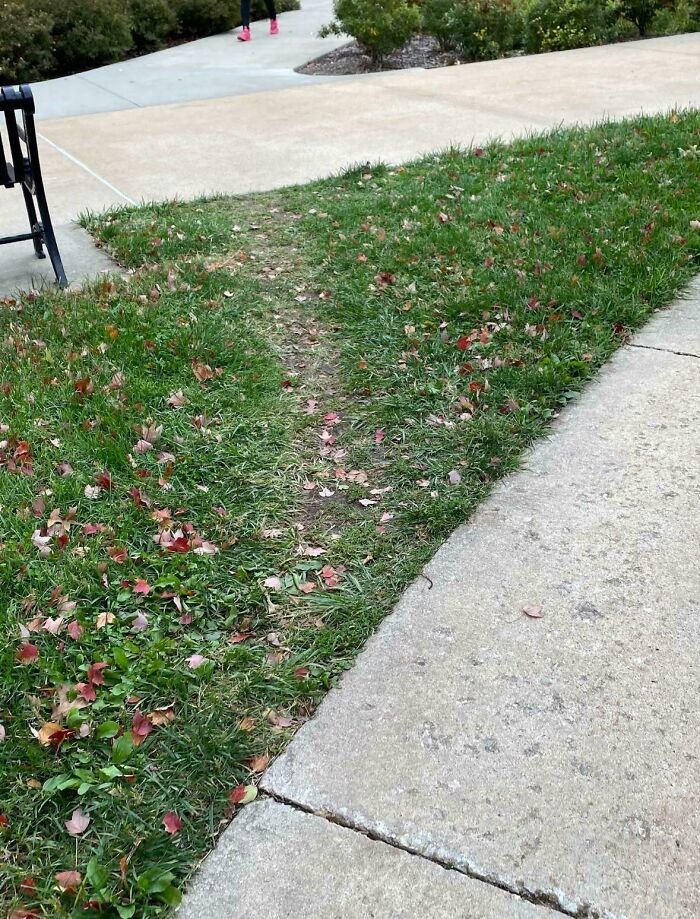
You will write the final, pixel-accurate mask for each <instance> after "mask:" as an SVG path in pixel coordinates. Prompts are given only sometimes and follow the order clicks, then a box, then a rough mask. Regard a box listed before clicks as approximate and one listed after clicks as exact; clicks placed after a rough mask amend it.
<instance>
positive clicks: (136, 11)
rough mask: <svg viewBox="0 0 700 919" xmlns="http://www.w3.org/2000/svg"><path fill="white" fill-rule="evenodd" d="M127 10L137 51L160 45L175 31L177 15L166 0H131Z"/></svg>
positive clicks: (151, 48)
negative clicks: (129, 14)
mask: <svg viewBox="0 0 700 919" xmlns="http://www.w3.org/2000/svg"><path fill="white" fill-rule="evenodd" d="M129 10H130V13H131V21H132V28H131V34H132V37H133V40H134V45H135V46H136V47H137V48H138V50H139V51H149V50H153V49H156V48H160V47H162V45H163V43H164V42H165V41H166V40H167V39H168V38H170V36H172V35H174V34H175V32H176V31H177V27H178V26H177V16H176V15H175V13H174V12H173V9H172V7H171V4H170V3H169V2H168V0H131V3H130V4H129Z"/></svg>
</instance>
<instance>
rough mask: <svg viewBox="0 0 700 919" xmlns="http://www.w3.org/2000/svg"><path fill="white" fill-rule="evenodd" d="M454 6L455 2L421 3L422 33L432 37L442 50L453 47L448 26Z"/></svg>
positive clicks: (426, 0)
mask: <svg viewBox="0 0 700 919" xmlns="http://www.w3.org/2000/svg"><path fill="white" fill-rule="evenodd" d="M454 5H455V0H424V3H423V31H424V32H426V33H427V34H428V35H432V36H433V38H435V39H436V40H437V42H438V44H439V45H440V47H441V48H443V49H447V48H452V47H453V46H454V39H453V35H452V26H451V25H450V13H451V12H452V8H453V7H454Z"/></svg>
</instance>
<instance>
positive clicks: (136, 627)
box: [131, 612, 148, 632]
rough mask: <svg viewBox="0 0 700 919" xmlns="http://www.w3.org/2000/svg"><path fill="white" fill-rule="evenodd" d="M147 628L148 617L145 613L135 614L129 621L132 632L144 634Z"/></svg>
mask: <svg viewBox="0 0 700 919" xmlns="http://www.w3.org/2000/svg"><path fill="white" fill-rule="evenodd" d="M147 628H148V616H146V614H145V613H141V612H139V613H137V614H136V615H135V616H134V618H133V619H132V620H131V629H132V631H134V632H145V631H146V629H147Z"/></svg>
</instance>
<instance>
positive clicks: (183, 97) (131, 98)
mask: <svg viewBox="0 0 700 919" xmlns="http://www.w3.org/2000/svg"><path fill="white" fill-rule="evenodd" d="M332 18H333V0H304V3H303V9H301V10H296V11H294V12H290V13H281V14H280V16H279V22H280V29H281V35H280V36H279V37H277V38H275V37H272V36H270V35H269V34H268V24H267V22H259V23H257V22H254V23H253V24H252V33H253V41H252V42H250V44H247V45H242V44H241V43H240V42H238V41H237V40H236V36H235V33H233V32H227V33H225V34H223V35H213V36H211V37H210V38H202V39H200V40H199V41H193V42H188V43H187V44H183V45H177V46H176V47H174V48H167V49H165V50H163V51H157V52H156V53H155V54H147V55H144V56H143V57H137V58H134V59H133V60H130V61H125V62H124V63H122V64H110V65H109V66H107V67H99V68H98V69H97V70H91V71H89V72H87V73H77V74H74V75H73V76H70V77H63V78H61V79H58V80H47V81H46V82H43V83H37V84H35V86H34V93H35V96H36V99H37V106H38V110H39V117H40V118H41V119H42V120H44V121H46V120H49V119H53V118H66V117H69V116H73V115H90V114H95V113H97V112H118V111H121V110H123V109H135V108H149V107H151V106H154V105H167V104H169V103H178V102H193V101H196V100H198V99H215V98H219V97H223V96H242V95H247V94H248V93H259V92H266V91H271V90H280V89H288V88H290V87H298V86H306V85H318V84H319V83H321V82H324V80H328V81H330V82H333V81H335V82H339V81H341V80H342V79H344V78H342V77H340V78H339V77H326V78H321V77H310V76H302V75H301V74H298V73H295V68H296V67H300V66H301V65H302V64H306V63H307V62H308V61H310V60H313V59H314V58H316V57H320V56H321V55H322V54H325V53H326V52H328V51H331V50H332V49H333V48H337V47H339V46H340V45H343V44H346V43H347V42H348V40H349V39H348V38H347V36H340V37H338V36H330V37H329V38H324V39H320V38H319V37H318V32H319V29H320V28H321V26H323V25H325V24H326V23H328V22H330V21H331V19H332Z"/></svg>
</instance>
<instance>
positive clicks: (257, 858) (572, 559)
mask: <svg viewBox="0 0 700 919" xmlns="http://www.w3.org/2000/svg"><path fill="white" fill-rule="evenodd" d="M699 460H700V284H697V285H696V286H695V291H694V296H693V298H692V299H691V300H689V301H685V302H679V303H677V304H676V305H675V306H674V307H673V308H672V309H671V310H670V311H668V312H664V313H662V314H659V316H658V318H657V319H655V320H654V321H652V322H651V323H650V324H649V326H648V327H647V328H646V330H645V331H643V332H642V333H641V334H640V335H639V336H637V338H636V339H635V340H634V341H633V342H632V344H631V345H630V346H628V347H625V348H622V349H621V350H620V351H619V352H618V354H617V355H616V356H615V357H614V359H613V360H612V361H611V362H610V364H609V365H608V366H607V367H606V368H605V369H604V370H603V371H602V373H601V374H600V377H599V379H598V380H597V381H596V382H594V383H593V384H592V385H591V386H589V387H588V389H587V390H586V392H585V393H584V394H583V396H582V397H581V398H580V400H579V401H578V403H576V404H574V405H573V406H572V407H570V408H568V409H567V410H566V411H564V412H563V413H562V416H561V418H560V419H559V420H558V421H557V422H556V424H555V425H554V429H553V432H552V436H551V438H550V439H549V440H547V441H544V442H541V443H539V444H538V445H537V446H536V447H535V449H534V450H533V451H532V452H531V454H530V455H529V456H528V457H527V460H526V464H525V468H524V469H523V471H522V472H520V473H518V474H516V475H514V476H512V477H510V478H509V479H507V480H505V481H504V482H503V483H502V484H501V485H500V486H499V487H498V488H497V489H496V491H495V492H494V494H493V496H492V497H491V498H490V500H488V501H487V502H486V503H485V504H484V505H483V506H482V507H481V509H480V510H479V511H478V512H477V513H476V514H475V516H474V518H473V519H472V520H471V521H470V523H469V524H467V525H466V526H464V527H462V528H461V529H460V530H458V531H457V532H456V533H455V534H454V535H453V536H452V537H451V538H450V539H449V540H448V541H447V542H446V543H445V545H444V546H443V547H442V549H441V550H440V551H439V552H438V554H437V556H436V557H435V558H434V560H433V561H432V562H431V563H430V565H429V566H428V567H427V569H426V574H427V576H428V578H429V579H430V580H428V579H427V578H420V579H419V580H418V581H417V582H416V583H414V585H413V586H412V587H411V588H410V589H409V590H408V591H407V593H406V594H405V596H404V598H403V599H402V601H401V602H400V604H399V605H398V607H397V609H396V610H395V612H394V613H393V614H392V615H391V616H390V617H389V618H388V619H387V620H385V622H384V624H383V625H382V627H381V628H380V630H379V632H378V634H377V635H376V636H375V638H374V639H373V640H372V641H371V642H370V644H369V646H368V648H367V649H366V650H365V651H364V653H363V654H362V655H361V656H360V658H359V660H358V662H357V664H356V665H355V667H354V669H353V670H352V671H350V673H348V674H347V675H346V677H345V679H344V680H343V681H342V684H341V686H340V688H339V689H337V690H335V691H332V692H331V693H330V695H329V696H328V698H327V699H326V701H325V702H324V703H323V704H322V706H321V708H320V710H319V712H318V713H317V715H316V716H315V717H314V718H313V719H312V721H311V722H309V723H308V724H307V725H305V726H304V727H303V728H302V729H301V731H300V732H299V734H298V735H297V737H296V738H295V740H294V741H293V742H292V743H291V745H290V747H289V748H288V750H287V752H286V753H285V754H284V755H283V756H282V757H281V758H280V759H279V760H277V762H276V763H275V764H274V765H273V766H272V768H271V769H270V770H269V772H268V773H267V775H266V776H265V778H264V781H263V788H264V790H265V792H267V794H268V795H269V796H272V797H271V798H270V799H267V800H264V801H262V802H260V803H256V804H253V805H251V806H250V807H249V808H248V809H246V810H245V811H244V812H243V814H242V815H241V817H239V818H238V819H236V820H235V821H234V822H233V824H232V825H231V827H230V828H229V829H228V830H227V831H226V832H225V834H224V836H223V839H222V841H221V844H220V846H219V848H218V849H217V850H216V851H215V852H214V854H213V855H212V856H211V857H210V858H209V859H208V860H207V862H205V864H204V867H203V868H202V870H201V871H200V873H199V874H198V875H197V877H196V878H195V880H194V883H193V886H192V889H191V891H190V893H189V895H188V896H187V897H186V898H185V901H184V904H183V906H182V908H181V910H180V911H179V912H178V919H195V917H196V919H227V917H229V916H234V915H235V916H238V917H241V919H248V917H250V919H253V917H258V916H260V915H265V916H266V917H270V919H276V917H297V916H309V917H319V919H320V917H322V916H333V917H338V919H364V917H366V916H369V915H371V916H374V917H376V919H388V917H399V916H401V917H407V919H408V917H415V919H424V917H428V916H429V917H443V916H444V917H448V916H450V917H453V916H458V917H469V919H496V917H498V919H510V917H532V919H537V917H541V919H545V917H546V916H553V915H557V914H559V915H561V914H562V913H563V914H565V915H569V916H575V917H578V919H599V917H607V919H623V917H627V919H642V917H643V919H695V917H697V916H698V915H699V914H700V857H699V856H698V847H697V841H698V838H700V756H699V751H698V737H700V716H699V713H698V693H699V690H700V668H698V651H699V650H700V605H699V603H700V565H699V564H698V563H699V561H700V559H699V550H698V547H699V546H700V462H699ZM431 582H432V583H431ZM525 606H539V607H541V611H542V617H541V618H538V619H534V618H528V617H527V616H525V615H523V612H522V610H523V607H525ZM338 824H340V826H339V825H338ZM368 837H369V838H368Z"/></svg>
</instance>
